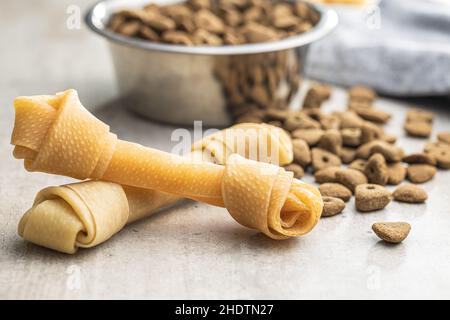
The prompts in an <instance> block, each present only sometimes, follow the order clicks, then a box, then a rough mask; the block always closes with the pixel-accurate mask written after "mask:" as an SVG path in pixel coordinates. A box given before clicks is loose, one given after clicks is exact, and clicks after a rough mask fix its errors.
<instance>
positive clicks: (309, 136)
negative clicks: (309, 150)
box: [292, 129, 324, 147]
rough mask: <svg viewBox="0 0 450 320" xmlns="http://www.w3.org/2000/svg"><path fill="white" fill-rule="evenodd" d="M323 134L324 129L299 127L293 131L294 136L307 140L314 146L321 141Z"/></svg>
mask: <svg viewBox="0 0 450 320" xmlns="http://www.w3.org/2000/svg"><path fill="white" fill-rule="evenodd" d="M323 134H324V131H323V130H322V129H297V130H294V131H293V132H292V138H294V139H302V140H305V141H306V143H307V144H308V145H309V146H310V147H312V146H315V145H317V144H318V143H319V141H320V139H321V138H322V136H323Z"/></svg>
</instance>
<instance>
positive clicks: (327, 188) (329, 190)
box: [319, 182, 352, 202]
mask: <svg viewBox="0 0 450 320" xmlns="http://www.w3.org/2000/svg"><path fill="white" fill-rule="evenodd" d="M319 191H320V193H321V194H322V196H324V197H334V198H339V199H341V200H343V201H345V202H347V201H348V200H350V198H351V197H352V192H351V191H350V190H349V189H348V188H347V187H345V186H343V185H342V184H340V183H332V182H331V183H324V184H321V185H320V187H319Z"/></svg>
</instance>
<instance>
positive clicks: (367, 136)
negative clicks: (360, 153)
mask: <svg viewBox="0 0 450 320" xmlns="http://www.w3.org/2000/svg"><path fill="white" fill-rule="evenodd" d="M383 135H384V133H383V130H382V129H381V128H380V127H379V126H377V125H376V124H374V123H371V122H368V121H364V123H363V124H362V126H361V143H362V144H363V143H367V142H370V141H373V140H379V139H380V138H381V137H382V136H383Z"/></svg>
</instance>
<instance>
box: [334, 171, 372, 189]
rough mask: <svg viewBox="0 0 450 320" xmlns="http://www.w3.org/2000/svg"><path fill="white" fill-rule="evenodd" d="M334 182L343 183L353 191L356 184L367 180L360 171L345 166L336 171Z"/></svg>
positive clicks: (364, 182)
mask: <svg viewBox="0 0 450 320" xmlns="http://www.w3.org/2000/svg"><path fill="white" fill-rule="evenodd" d="M336 182H339V183H341V184H343V185H344V186H346V187H347V188H348V189H350V191H352V192H353V193H354V192H355V189H356V187H357V186H359V185H361V184H366V183H367V182H368V181H367V177H366V175H365V174H364V173H362V172H361V171H358V170H355V169H348V168H347V169H340V170H338V171H336Z"/></svg>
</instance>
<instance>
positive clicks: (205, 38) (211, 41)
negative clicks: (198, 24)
mask: <svg viewBox="0 0 450 320" xmlns="http://www.w3.org/2000/svg"><path fill="white" fill-rule="evenodd" d="M192 36H193V38H194V41H195V44H197V45H202V44H207V45H210V46H220V45H222V44H223V41H222V39H221V38H220V37H219V36H217V35H215V34H214V33H212V32H209V31H207V30H205V29H197V30H196V31H195V32H194V34H193V35H192ZM264 92H265V91H264Z"/></svg>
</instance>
